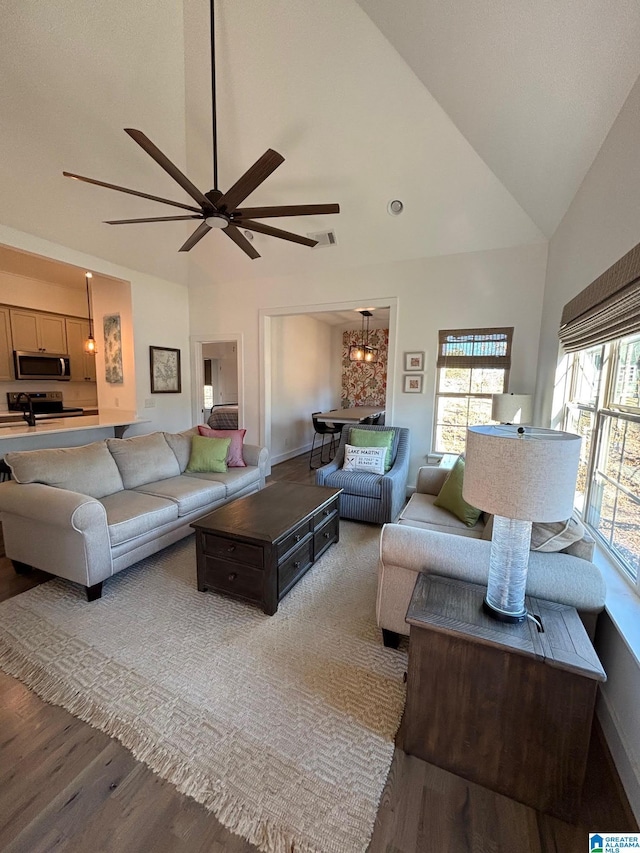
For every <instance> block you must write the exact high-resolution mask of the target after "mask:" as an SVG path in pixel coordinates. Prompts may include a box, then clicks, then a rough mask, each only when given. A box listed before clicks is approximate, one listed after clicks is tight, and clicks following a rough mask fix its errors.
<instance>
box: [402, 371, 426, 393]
mask: <svg viewBox="0 0 640 853" xmlns="http://www.w3.org/2000/svg"><path fill="white" fill-rule="evenodd" d="M423 379H424V377H423V375H422V374H421V373H420V374H418V375H416V374H411V373H408V374H407V375H406V376H405V377H404V387H403V391H404V393H405V394H422V380H423Z"/></svg>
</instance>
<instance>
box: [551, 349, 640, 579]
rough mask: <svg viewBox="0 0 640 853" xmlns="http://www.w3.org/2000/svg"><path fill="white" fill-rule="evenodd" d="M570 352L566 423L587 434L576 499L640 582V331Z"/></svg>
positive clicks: (572, 429)
mask: <svg viewBox="0 0 640 853" xmlns="http://www.w3.org/2000/svg"><path fill="white" fill-rule="evenodd" d="M567 358H568V359H569V377H568V378H569V381H568V383H567V389H568V390H567V399H566V401H565V410H564V411H565V415H564V423H563V428H564V429H566V430H568V431H569V432H575V433H577V434H578V435H581V436H582V451H581V458H580V468H579V471H578V484H577V489H576V506H577V508H578V509H579V510H580V511H581V513H582V518H583V521H584V522H585V523H586V524H587V525H588V526H589V528H590V529H591V530H592V531H593V533H594V534H595V536H596V537H597V539H598V540H599V542H600V543H601V544H602V545H604V546H605V547H606V548H607V549H608V550H609V552H610V553H611V554H612V555H613V556H614V558H615V559H616V560H617V562H618V563H619V565H620V566H621V567H622V569H623V570H624V571H625V572H626V573H627V575H628V576H629V577H630V578H631V579H632V580H634V581H635V582H636V584H637V583H638V580H639V574H640V335H638V334H635V335H630V336H629V337H626V338H622V340H620V341H616V342H614V343H608V344H602V345H600V346H596V347H591V348H589V349H584V350H580V351H578V352H575V353H573V354H571V355H570V356H568V357H567Z"/></svg>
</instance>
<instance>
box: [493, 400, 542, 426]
mask: <svg viewBox="0 0 640 853" xmlns="http://www.w3.org/2000/svg"><path fill="white" fill-rule="evenodd" d="M532 404H533V398H532V396H531V394H492V396H491V420H492V421H498V422H499V423H501V424H530V423H531V416H532V414H533V405H532Z"/></svg>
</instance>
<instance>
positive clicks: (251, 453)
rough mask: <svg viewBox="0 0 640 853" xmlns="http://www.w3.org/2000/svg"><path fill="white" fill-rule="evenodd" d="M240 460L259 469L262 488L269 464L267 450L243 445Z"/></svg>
mask: <svg viewBox="0 0 640 853" xmlns="http://www.w3.org/2000/svg"><path fill="white" fill-rule="evenodd" d="M242 458H243V459H244V461H245V462H246V463H247V465H253V466H255V467H256V468H259V469H260V477H261V479H262V485H263V486H264V478H265V477H266V476H267V465H268V463H269V448H267V447H259V446H258V445H257V444H243V445H242Z"/></svg>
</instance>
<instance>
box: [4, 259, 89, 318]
mask: <svg viewBox="0 0 640 853" xmlns="http://www.w3.org/2000/svg"><path fill="white" fill-rule="evenodd" d="M0 303H2V304H6V305H18V306H20V307H21V308H32V309H35V310H37V311H53V312H54V313H55V314H68V315H70V316H72V317H88V312H87V294H86V291H85V290H78V288H77V287H63V286H62V285H60V284H54V283H53V282H48V281H39V280H38V279H34V278H29V277H28V276H24V275H16V274H15V273H10V272H6V270H0Z"/></svg>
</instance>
